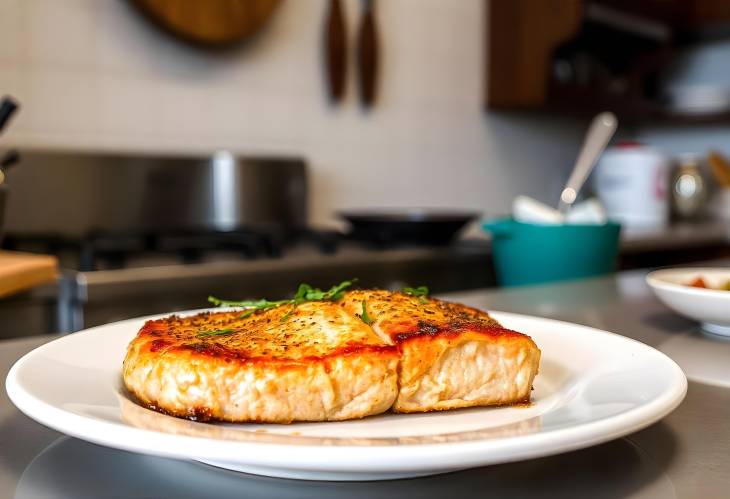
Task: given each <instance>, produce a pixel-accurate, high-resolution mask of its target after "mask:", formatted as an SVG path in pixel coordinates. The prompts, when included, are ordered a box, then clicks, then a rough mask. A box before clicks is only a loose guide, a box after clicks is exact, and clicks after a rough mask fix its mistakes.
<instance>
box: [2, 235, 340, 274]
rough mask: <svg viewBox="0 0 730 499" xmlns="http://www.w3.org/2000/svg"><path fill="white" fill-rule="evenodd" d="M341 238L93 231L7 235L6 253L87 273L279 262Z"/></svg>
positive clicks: (330, 246)
mask: <svg viewBox="0 0 730 499" xmlns="http://www.w3.org/2000/svg"><path fill="white" fill-rule="evenodd" d="M343 239H344V236H343V235H342V234H340V233H339V232H337V231H331V230H315V229H299V230H295V231H264V230H254V229H241V230H235V231H227V232H221V231H169V232H157V233H151V232H112V231H94V232H91V233H89V234H87V235H85V236H83V237H78V238H75V237H71V236H61V235H58V234H42V233H41V234H22V233H12V232H11V233H9V234H7V235H6V236H5V238H4V240H3V244H2V247H3V248H4V249H7V250H14V251H27V252H36V253H44V254H51V255H55V256H56V257H58V258H59V261H60V262H61V266H62V267H64V268H66V269H69V270H78V271H80V272H91V271H97V270H119V269H125V268H143V267H156V266H162V265H177V264H195V263H206V262H216V261H230V262H236V261H241V260H260V259H267V258H282V257H283V256H284V255H285V254H287V253H288V252H290V251H301V249H302V248H311V249H312V250H313V251H315V252H319V253H321V254H332V253H334V252H336V251H337V249H338V247H339V245H340V243H341V241H342V240H343Z"/></svg>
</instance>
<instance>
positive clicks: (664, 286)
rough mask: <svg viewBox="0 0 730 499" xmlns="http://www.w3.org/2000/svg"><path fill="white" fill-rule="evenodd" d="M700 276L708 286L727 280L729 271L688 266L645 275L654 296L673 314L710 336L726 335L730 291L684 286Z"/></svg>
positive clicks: (729, 333)
mask: <svg viewBox="0 0 730 499" xmlns="http://www.w3.org/2000/svg"><path fill="white" fill-rule="evenodd" d="M697 277H702V278H703V279H705V282H706V283H707V285H708V286H711V287H718V286H720V285H721V284H722V283H724V282H727V281H728V280H730V268H701V267H694V268H692V267H688V268H681V269H663V270H655V271H654V272H650V273H649V274H648V275H647V276H646V282H647V283H648V284H649V286H650V287H651V289H652V290H654V293H655V294H656V295H657V297H658V298H659V299H660V300H661V301H662V302H664V304H665V305H666V306H668V307H669V308H671V309H672V310H674V311H675V312H677V313H679V314H681V315H684V316H685V317H689V318H690V319H694V320H696V321H699V322H701V323H702V328H703V329H705V330H706V331H709V332H710V333H714V334H719V335H722V336H730V291H721V290H717V289H702V288H693V287H691V286H688V285H687V284H688V283H690V282H692V281H693V280H695V279H696V278H697Z"/></svg>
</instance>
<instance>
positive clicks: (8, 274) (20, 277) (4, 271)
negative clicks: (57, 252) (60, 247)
mask: <svg viewBox="0 0 730 499" xmlns="http://www.w3.org/2000/svg"><path fill="white" fill-rule="evenodd" d="M57 276H58V260H57V259H56V257H55V256H50V255H34V254H31V253H18V252H15V251H0V298H1V297H6V296H10V295H12V294H14V293H18V292H20V291H25V290H27V289H30V288H33V287H35V286H39V285H41V284H46V283H48V282H53V281H55V280H56V277H57Z"/></svg>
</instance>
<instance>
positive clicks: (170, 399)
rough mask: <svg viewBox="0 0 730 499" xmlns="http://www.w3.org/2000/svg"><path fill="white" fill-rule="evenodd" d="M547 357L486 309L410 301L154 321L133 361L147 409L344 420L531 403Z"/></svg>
mask: <svg viewBox="0 0 730 499" xmlns="http://www.w3.org/2000/svg"><path fill="white" fill-rule="evenodd" d="M539 361H540V350H539V349H538V348H537V346H536V345H535V343H534V342H533V341H532V340H531V339H530V338H529V337H528V336H525V335H523V334H520V333H517V332H514V331H510V330H507V329H504V328H502V326H501V325H500V324H499V323H498V322H497V321H495V320H494V319H492V318H491V317H490V316H489V315H488V314H487V313H486V312H482V311H480V310H477V309H474V308H470V307H466V306H464V305H459V304H454V303H448V302H444V301H441V300H435V299H430V298H426V297H423V296H410V295H407V294H404V293H400V292H389V291H380V290H374V291H372V290H362V291H361V290H356V291H349V292H346V293H343V294H341V295H339V296H338V297H337V299H336V300H320V301H308V302H304V303H297V304H296V305H288V304H287V305H281V306H274V307H271V308H265V309H263V310H257V311H247V310H236V311H227V312H206V313H202V314H197V315H193V316H188V317H178V316H171V317H168V318H165V319H159V320H153V321H148V322H147V323H146V324H145V325H144V326H143V327H142V329H141V330H140V331H139V333H138V335H137V336H136V338H135V339H133V340H132V342H131V343H130V345H129V348H128V350H127V355H126V358H125V360H124V364H123V378H124V383H125V385H126V387H127V389H128V390H129V391H130V392H131V393H132V394H133V395H134V396H135V397H136V398H137V399H138V400H139V401H140V402H141V403H142V404H143V405H145V406H147V407H149V408H152V409H155V410H158V411H161V412H165V413H168V414H171V415H175V416H180V417H186V418H190V419H197V420H211V419H213V420H221V421H231V422H246V421H256V422H274V423H288V422H292V421H337V420H344V419H354V418H361V417H365V416H369V415H374V414H379V413H382V412H384V411H387V410H388V409H391V408H392V409H393V410H394V411H397V412H420V411H432V410H445V409H453V408H458V407H470V406H477V405H505V404H513V403H519V402H526V401H529V399H530V391H531V389H532V382H533V379H534V377H535V375H536V374H537V369H538V365H539Z"/></svg>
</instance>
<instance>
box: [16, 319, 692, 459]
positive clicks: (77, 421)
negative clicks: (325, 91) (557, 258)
mask: <svg viewBox="0 0 730 499" xmlns="http://www.w3.org/2000/svg"><path fill="white" fill-rule="evenodd" d="M196 312H198V311H197V310H191V311H184V312H180V313H181V314H185V313H196ZM490 314H493V315H495V316H499V317H500V320H509V319H510V318H512V317H514V318H518V319H531V320H539V321H547V322H550V323H552V324H554V325H556V326H560V325H564V326H565V325H567V326H571V327H579V328H581V329H587V330H590V331H591V333H592V334H601V335H608V336H612V337H614V339H615V340H618V341H626V342H629V343H633V344H635V345H634V346H638V348H640V349H645V351H646V352H647V353H648V354H650V355H653V356H655V357H656V358H658V359H661V361H662V362H665V363H666V365H667V367H668V368H669V370H670V372H671V373H672V374H673V379H672V380H669V381H667V388H666V389H665V390H664V391H663V392H662V393H661V394H660V395H659V396H658V397H655V398H654V399H652V400H650V401H649V402H648V403H644V404H642V405H640V406H638V407H634V408H632V409H630V410H628V411H625V412H622V413H619V414H617V415H612V416H608V417H606V418H602V419H599V420H596V421H591V422H587V423H581V424H579V425H577V426H575V425H571V426H568V427H565V428H558V429H554V430H550V431H547V432H537V433H530V434H526V435H516V436H509V437H500V438H490V439H479V440H471V441H457V442H436V443H426V444H424V443H414V444H396V445H330V446H323V445H310V444H296V445H292V444H287V443H273V442H243V441H226V440H216V439H212V438H206V437H199V436H188V435H174V434H167V433H164V432H160V431H156V430H151V429H146V428H139V427H135V426H132V425H130V424H128V423H115V422H110V421H101V420H96V419H93V418H90V417H88V416H83V415H79V414H76V413H73V412H70V411H67V410H64V409H61V408H58V407H56V406H54V405H52V404H50V403H48V402H45V401H43V400H41V399H38V398H37V397H35V396H34V395H31V394H29V393H27V392H25V391H24V389H23V388H22V387H21V386H20V383H19V380H18V375H19V373H20V371H21V370H22V369H23V367H24V366H25V364H26V363H27V362H29V361H30V360H31V359H32V358H33V357H34V356H35V355H39V354H41V353H42V351H43V350H45V349H47V348H52V345H53V344H54V343H55V342H57V341H64V340H66V339H67V338H69V337H71V336H73V335H77V334H89V333H90V332H92V331H94V330H97V329H100V328H104V327H107V326H110V325H112V324H116V325H119V324H121V323H125V322H137V321H141V320H146V319H149V318H151V317H160V316H166V315H169V314H162V315H160V314H158V315H154V316H146V317H140V318H133V319H127V320H124V321H118V322H115V323H110V324H106V325H102V326H96V327H93V328H89V329H86V330H83V331H79V332H77V333H72V334H71V335H66V336H62V337H60V338H57V339H54V340H52V341H50V342H48V343H45V344H43V345H41V346H39V347H37V348H35V349H34V350H32V351H30V352H28V353H26V354H25V355H23V356H22V357H21V358H20V359H18V360H17V361H16V362H15V363H14V364H13V366H12V367H11V369H10V371H9V372H8V375H7V378H6V382H5V388H6V392H7V394H8V397H9V398H10V400H11V401H12V402H13V404H15V406H16V407H17V408H18V409H19V410H20V411H21V412H23V413H24V414H25V415H26V416H28V417H30V418H31V419H33V420H35V421H37V422H38V423H40V424H42V425H44V426H47V427H50V428H52V429H54V430H56V431H59V432H61V433H64V434H67V435H70V436H73V437H76V438H80V439H82V440H86V441H90V442H93V443H96V444H100V445H104V446H108V447H112V448H117V449H122V450H127V451H132V452H138V453H143V454H152V455H159V456H167V457H173V458H178V459H180V458H184V459H214V460H218V461H230V462H236V463H242V462H243V463H245V464H250V465H252V466H259V467H268V468H272V469H296V470H317V471H321V470H323V469H326V470H328V471H332V472H335V473H337V472H341V473H342V472H345V473H346V472H350V473H352V472H354V473H358V472H361V473H366V472H373V471H382V472H395V471H406V472H407V471H420V470H424V469H440V470H449V469H458V468H468V467H474V466H483V465H489V464H496V463H506V462H512V461H517V460H523V459H530V458H535V457H541V456H547V455H553V454H558V453H562V452H567V451H570V450H575V449H580V448H585V447H589V446H592V445H597V444H600V443H603V442H607V441H609V440H613V439H615V438H619V437H621V436H625V435H628V434H630V433H634V432H636V431H638V430H641V429H642V428H645V427H647V426H649V425H651V424H653V423H655V422H656V421H658V420H660V419H662V418H664V417H665V416H666V415H668V414H669V413H671V412H672V411H673V410H674V409H675V408H676V407H677V406H678V405H679V404H680V403H681V402H682V400H683V399H684V397H685V395H686V392H687V379H686V376H685V375H684V372H683V371H682V369H681V368H680V367H679V365H677V363H676V362H674V361H673V360H672V359H671V358H670V357H668V356H667V355H666V354H664V353H663V352H660V351H659V350H657V349H655V348H653V347H651V346H649V345H647V344H645V343H643V342H641V341H638V340H635V339H633V338H628V337H626V336H622V335H619V334H617V333H613V332H610V331H605V330H601V329H597V328H594V327H591V326H586V325H583V324H576V323H571V322H566V321H560V320H555V319H549V318H544V317H539V316H533V315H526V314H514V313H509V312H499V311H490ZM39 413H40V414H42V416H39ZM80 428H84V431H82V430H81V429H80ZM120 432H121V433H122V434H121V435H119V436H117V437H116V438H114V437H108V438H105V437H104V435H105V434H111V433H116V434H119V433H120ZM128 434H129V435H130V436H131V437H134V438H130V439H125V438H124V437H125V435H128ZM139 440H144V442H145V444H144V445H142V444H140V442H139ZM191 443H192V444H193V445H190V444H191ZM211 446H212V447H213V448H214V449H215V452H211V449H210V448H211ZM186 447H189V449H186ZM201 447H202V449H201ZM284 448H296V449H297V452H294V453H292V454H291V455H288V456H287V458H286V459H285V460H284V461H285V462H282V460H281V454H280V451H281V450H282V449H284ZM193 449H194V451H193ZM322 449H326V452H322ZM414 449H415V450H416V451H414ZM201 450H202V451H204V452H201ZM252 450H255V451H256V453H255V454H250V453H249V452H248V451H252ZM385 450H387V452H384V451H385ZM234 451H235V452H234ZM354 451H356V452H357V454H358V457H359V458H361V459H360V460H359V461H358V462H353V460H352V452H354ZM324 454H326V456H324V457H323V455H324ZM224 455H225V456H224ZM237 455H239V456H240V455H243V456H246V459H245V461H241V460H240V459H236V458H235V457H236V456H237ZM414 456H416V457H417V458H416V459H414ZM348 457H349V458H350V459H347V458H348ZM405 457H408V458H409V460H408V461H407V462H402V459H403V458H405ZM376 458H377V459H376Z"/></svg>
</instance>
